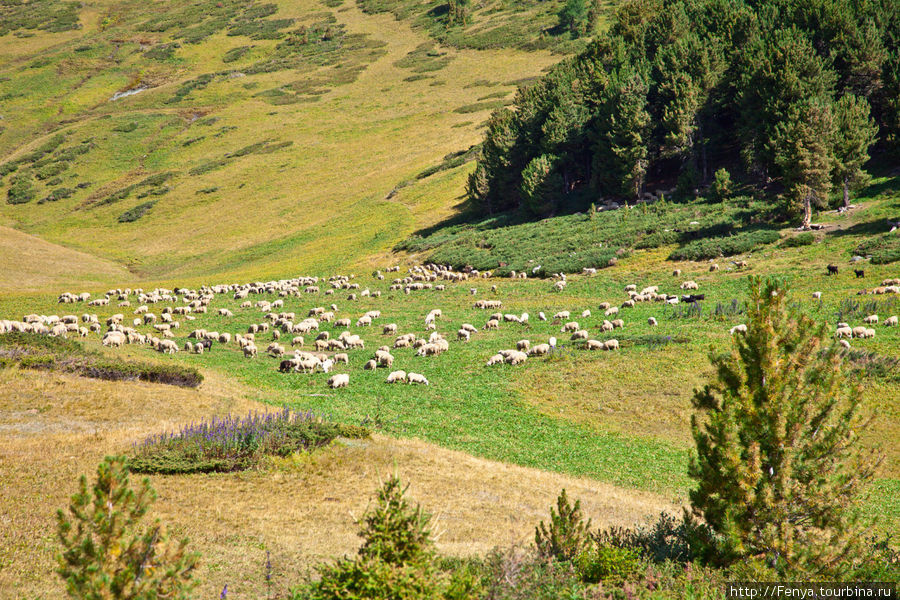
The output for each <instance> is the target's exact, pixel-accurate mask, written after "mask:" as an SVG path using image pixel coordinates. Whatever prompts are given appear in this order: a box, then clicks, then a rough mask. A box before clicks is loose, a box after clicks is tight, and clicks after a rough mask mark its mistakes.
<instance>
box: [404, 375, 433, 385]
mask: <svg viewBox="0 0 900 600" xmlns="http://www.w3.org/2000/svg"><path fill="white" fill-rule="evenodd" d="M406 382H407V383H418V384H421V385H430V384H429V383H428V380H427V379H426V378H425V376H424V375H421V374H419V373H407V375H406Z"/></svg>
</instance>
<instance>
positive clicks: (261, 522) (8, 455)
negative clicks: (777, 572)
mask: <svg viewBox="0 0 900 600" xmlns="http://www.w3.org/2000/svg"><path fill="white" fill-rule="evenodd" d="M0 388H2V389H3V390H4V393H3V395H2V397H0V432H2V436H0V464H2V465H3V468H2V469H0V486H2V489H3V494H2V496H0V515H2V519H0V598H18V597H26V596H27V597H35V596H38V597H57V596H59V595H61V587H60V582H59V580H58V578H57V577H56V576H55V575H54V574H53V566H54V563H53V557H54V554H55V552H56V551H57V550H58V546H57V542H56V538H55V530H54V517H53V515H54V513H55V510H56V509H57V508H61V507H63V506H65V503H66V500H67V498H68V496H69V495H71V494H72V493H73V492H74V490H75V487H76V482H77V478H78V476H79V475H80V474H81V473H88V474H92V473H93V470H94V468H95V466H96V464H97V462H98V461H99V460H100V459H101V458H102V456H103V455H105V454H109V453H115V452H122V451H125V450H127V449H128V447H129V446H130V444H131V443H132V442H134V441H136V440H139V439H141V438H142V437H143V436H145V435H147V434H149V433H152V432H158V431H160V430H165V429H172V428H174V427H176V426H177V425H179V424H181V423H184V422H188V421H191V420H197V419H200V418H203V417H208V416H210V415H213V414H225V413H228V412H243V411H247V410H251V409H259V410H263V409H265V407H264V406H263V405H261V404H258V403H255V402H253V401H250V400H247V399H246V392H247V390H244V389H241V388H239V387H236V386H235V385H234V384H231V383H228V382H226V381H224V380H222V379H220V378H218V377H216V376H215V375H214V374H209V375H208V379H207V382H206V383H204V385H203V386H202V388H201V389H200V390H183V389H179V388H173V387H169V386H161V385H152V384H134V383H128V384H123V383H111V382H103V381H95V380H89V379H83V378H77V377H71V376H64V375H59V374H52V373H38V372H27V371H19V370H13V369H7V370H4V371H0ZM392 472H396V473H398V474H399V475H400V476H401V477H402V478H403V479H404V480H405V481H408V482H410V483H411V485H410V495H411V497H412V498H413V499H415V500H416V501H418V502H421V503H422V504H423V505H424V506H425V507H427V509H428V510H430V511H431V512H432V513H434V514H435V521H434V524H435V525H434V529H435V532H436V533H437V540H438V549H439V550H440V551H441V552H443V553H447V554H453V555H467V554H473V553H483V552H485V551H487V550H489V549H490V548H492V547H494V546H497V545H501V546H502V545H507V544H509V543H512V542H522V541H527V540H528V539H529V538H530V536H531V534H532V532H533V528H534V526H535V524H536V523H537V522H538V521H539V520H541V519H542V518H544V519H545V518H546V515H547V512H548V510H549V506H550V505H551V504H552V503H553V501H554V499H555V497H556V495H557V494H558V493H559V490H560V489H561V488H563V487H565V488H566V489H567V490H568V491H569V493H570V495H571V496H573V497H575V498H580V499H581V501H582V503H583V506H584V508H585V512H586V513H587V515H589V516H591V517H592V518H593V519H594V522H595V523H596V524H598V525H607V524H616V525H624V524H632V523H635V522H638V521H641V520H642V519H643V518H645V517H647V516H649V515H652V514H655V513H658V512H659V511H662V510H666V509H671V508H673V505H672V504H671V503H669V502H668V501H667V500H665V499H663V498H661V497H659V496H656V495H653V494H650V493H646V492H635V491H631V490H623V489H620V488H616V487H614V486H611V485H606V484H602V483H598V482H596V481H591V480H587V479H578V478H573V477H567V476H563V475H558V474H551V473H545V472H542V471H538V470H535V469H527V468H522V467H517V466H512V465H506V464H501V463H496V462H492V461H488V460H483V459H478V458H474V457H472V456H469V455H467V454H464V453H461V452H454V451H449V450H444V449H441V448H438V447H436V446H433V445H431V444H427V443H425V442H421V441H418V440H399V441H398V440H395V439H391V438H386V437H382V436H375V437H374V438H373V439H372V440H363V441H353V442H346V443H344V444H335V445H333V446H332V447H330V448H328V449H325V450H322V451H320V452H318V453H316V454H313V455H311V456H295V457H292V458H290V459H285V460H273V461H272V462H271V463H269V464H268V465H267V468H265V469H263V470H260V471H251V472H245V473H238V474H216V475H194V476H169V477H162V476H158V477H153V478H152V482H153V485H154V487H155V488H156V490H157V492H158V493H159V499H158V501H157V503H156V504H155V506H154V509H153V512H154V514H155V515H156V516H159V517H160V518H161V519H162V520H163V521H165V522H166V523H168V524H169V525H170V527H171V528H172V529H173V530H174V531H175V532H176V533H177V534H178V535H187V536H188V537H190V538H191V540H192V547H193V548H195V549H197V550H200V551H201V552H202V553H203V557H204V558H203V567H202V570H201V577H202V581H203V583H202V587H201V594H200V595H201V597H213V595H214V594H216V593H218V591H220V590H221V587H222V586H223V585H224V584H226V583H227V584H228V587H229V591H230V594H229V597H257V595H258V594H261V593H263V590H264V587H265V586H264V566H263V565H264V563H265V560H266V551H269V552H270V553H271V557H272V564H273V573H274V577H275V584H276V586H277V587H278V588H280V589H284V588H286V587H287V586H289V585H290V584H291V583H294V582H297V581H298V580H299V579H300V578H301V575H302V573H303V572H306V570H307V568H309V567H310V566H312V565H313V564H315V563H317V562H320V561H321V560H324V559H327V558H331V557H336V556H340V555H342V554H345V553H352V552H353V551H354V550H355V549H356V548H357V547H358V543H359V541H358V538H357V537H356V529H357V527H356V525H355V523H354V517H357V518H358V517H359V516H361V515H362V514H363V512H364V511H365V509H366V507H367V505H368V503H369V501H370V499H371V498H372V496H373V492H374V491H375V489H376V487H377V486H378V484H379V481H380V479H381V478H383V477H384V476H385V475H387V474H389V473H392Z"/></svg>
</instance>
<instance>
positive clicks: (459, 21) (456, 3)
mask: <svg viewBox="0 0 900 600" xmlns="http://www.w3.org/2000/svg"><path fill="white" fill-rule="evenodd" d="M469 4H470V0H450V2H449V4H448V6H447V24H448V25H449V26H451V27H452V26H454V25H462V26H463V27H465V26H466V22H467V21H468V20H469Z"/></svg>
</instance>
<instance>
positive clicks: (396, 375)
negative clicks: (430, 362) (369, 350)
mask: <svg viewBox="0 0 900 600" xmlns="http://www.w3.org/2000/svg"><path fill="white" fill-rule="evenodd" d="M387 382H388V383H406V371H391V373H390V374H389V375H388V376H387Z"/></svg>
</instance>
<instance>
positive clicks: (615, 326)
mask: <svg viewBox="0 0 900 600" xmlns="http://www.w3.org/2000/svg"><path fill="white" fill-rule="evenodd" d="M612 326H613V329H619V328H621V327H625V321H623V320H622V319H614V320H613V322H612Z"/></svg>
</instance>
